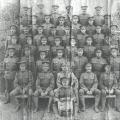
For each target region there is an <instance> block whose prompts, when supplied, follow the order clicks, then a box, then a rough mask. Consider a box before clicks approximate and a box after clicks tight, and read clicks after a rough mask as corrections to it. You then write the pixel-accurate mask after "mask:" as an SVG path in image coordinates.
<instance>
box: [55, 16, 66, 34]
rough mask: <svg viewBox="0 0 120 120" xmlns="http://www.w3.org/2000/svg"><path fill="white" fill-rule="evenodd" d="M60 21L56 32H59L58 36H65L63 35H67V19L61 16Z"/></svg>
mask: <svg viewBox="0 0 120 120" xmlns="http://www.w3.org/2000/svg"><path fill="white" fill-rule="evenodd" d="M58 20H59V22H58V23H59V24H58V26H57V28H56V30H57V33H56V34H57V35H58V36H63V35H65V17H63V16H60V17H59V18H58Z"/></svg>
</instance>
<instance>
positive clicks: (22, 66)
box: [20, 63, 26, 71]
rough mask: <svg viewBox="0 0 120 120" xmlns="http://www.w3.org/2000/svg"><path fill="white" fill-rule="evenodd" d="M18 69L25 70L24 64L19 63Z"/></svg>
mask: <svg viewBox="0 0 120 120" xmlns="http://www.w3.org/2000/svg"><path fill="white" fill-rule="evenodd" d="M20 70H21V71H25V70H26V65H25V64H24V63H23V64H20Z"/></svg>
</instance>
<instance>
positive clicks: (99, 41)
mask: <svg viewBox="0 0 120 120" xmlns="http://www.w3.org/2000/svg"><path fill="white" fill-rule="evenodd" d="M93 39H94V45H95V46H96V47H98V48H101V47H102V46H103V45H104V43H105V40H104V39H105V36H104V34H102V33H101V26H97V27H96V34H94V35H93Z"/></svg>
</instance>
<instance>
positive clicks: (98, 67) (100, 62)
mask: <svg viewBox="0 0 120 120" xmlns="http://www.w3.org/2000/svg"><path fill="white" fill-rule="evenodd" d="M95 53H96V56H95V57H93V58H92V59H91V63H92V65H93V70H94V72H95V73H96V75H97V77H98V80H99V77H100V74H101V72H102V71H103V67H104V66H105V65H106V64H107V61H106V60H105V59H104V58H103V57H102V50H100V49H97V50H96V52H95Z"/></svg>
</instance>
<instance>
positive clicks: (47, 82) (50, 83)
mask: <svg viewBox="0 0 120 120" xmlns="http://www.w3.org/2000/svg"><path fill="white" fill-rule="evenodd" d="M42 70H43V71H42V72H39V73H38V75H37V80H36V91H35V93H34V102H35V112H37V111H38V108H39V105H38V100H39V96H41V97H43V98H44V97H45V96H49V97H50V98H49V103H48V112H50V108H51V103H52V100H53V89H54V87H55V80H54V76H53V74H52V73H51V72H50V67H49V63H48V62H45V63H44V64H43V65H42Z"/></svg>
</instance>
